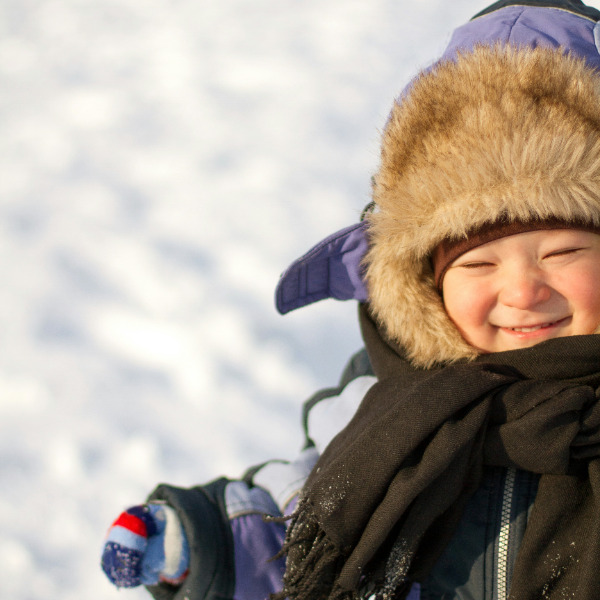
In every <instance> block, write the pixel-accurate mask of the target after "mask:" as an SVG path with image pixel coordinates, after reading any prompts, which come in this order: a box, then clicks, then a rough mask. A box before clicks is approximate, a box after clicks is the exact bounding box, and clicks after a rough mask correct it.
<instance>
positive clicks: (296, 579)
mask: <svg viewBox="0 0 600 600" xmlns="http://www.w3.org/2000/svg"><path fill="white" fill-rule="evenodd" d="M284 555H287V568H286V571H285V575H284V577H283V589H282V590H281V591H280V592H278V593H276V594H271V600H286V599H289V600H359V595H358V593H357V592H354V591H349V590H343V589H341V588H340V587H339V585H337V583H336V580H337V578H338V576H339V573H340V570H341V568H342V566H343V564H344V561H345V559H346V557H345V556H344V554H343V553H342V552H341V550H340V548H339V547H338V546H337V545H336V544H335V543H334V542H333V541H332V540H331V539H330V538H329V536H328V535H327V533H326V532H325V531H324V530H323V529H322V528H321V526H320V525H319V523H318V520H317V516H316V514H315V512H314V510H313V508H312V506H311V505H310V504H309V503H308V502H306V501H302V500H301V501H300V502H299V503H298V506H297V508H296V510H295V511H294V514H293V515H292V520H291V523H290V525H289V527H288V529H287V533H286V539H285V542H284V544H283V547H282V549H281V552H279V554H278V555H277V556H276V557H275V558H279V557H281V556H284Z"/></svg>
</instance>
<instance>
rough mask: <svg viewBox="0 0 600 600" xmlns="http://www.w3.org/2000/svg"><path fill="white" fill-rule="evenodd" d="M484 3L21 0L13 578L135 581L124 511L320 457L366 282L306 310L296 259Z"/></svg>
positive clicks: (5, 55)
mask: <svg viewBox="0 0 600 600" xmlns="http://www.w3.org/2000/svg"><path fill="white" fill-rule="evenodd" d="M594 4H597V5H600V1H599V2H595V3H594ZM484 7H485V3H482V2H475V1H474V0H455V1H453V2H447V1H446V0H414V1H413V2H410V3H409V2H402V1H400V0H368V2H367V1H364V0H361V1H358V0H304V1H301V2H300V1H297V0H295V1H291V0H277V1H273V0H270V1H267V0H252V1H249V0H219V1H218V2H202V1H198V0H118V1H117V0H4V1H3V2H2V3H1V4H0V165H1V166H0V173H1V174H0V282H1V283H0V353H1V354H0V356H1V357H2V359H1V361H0V531H1V535H0V574H1V576H0V597H2V598H7V599H8V598H10V599H11V600H38V599H39V600H42V599H43V600H58V599H60V600H75V599H77V600H80V599H81V598H85V599H86V600H100V599H102V600H110V599H111V598H116V597H117V594H118V593H119V592H117V591H116V590H115V589H114V588H113V587H112V586H111V585H110V584H109V583H108V581H107V580H106V579H105V578H104V575H103V574H102V573H101V571H100V568H99V565H98V563H99V557H100V552H101V547H102V542H103V536H104V534H105V531H106V529H107V528H108V526H109V524H110V522H111V521H112V520H113V519H114V518H115V517H116V516H117V514H118V513H119V512H120V511H121V510H122V509H124V508H125V507H127V506H129V505H132V504H137V503H140V502H142V501H143V500H144V498H145V497H146V495H147V494H148V493H149V492H150V491H151V490H152V489H153V487H154V486H155V485H156V484H157V483H159V482H163V481H164V482H169V483H173V484H176V485H182V486H190V485H193V484H196V483H201V482H205V481H208V480H210V479H211V478H214V477H217V476H219V475H221V474H228V475H230V476H237V475H240V474H241V473H242V471H243V470H244V469H245V467H247V466H250V465H252V464H255V463H257V462H259V461H262V460H265V459H267V458H271V457H291V456H293V455H294V452H295V451H296V450H297V449H298V448H299V447H300V444H301V433H300V426H299V423H300V407H301V404H302V401H303V400H304V399H305V398H306V397H307V396H308V395H309V394H310V393H311V392H312V391H314V390H315V389H316V388H317V387H318V386H323V385H332V384H335V382H336V381H337V378H338V375H339V373H340V371H341V368H342V366H343V364H344V362H345V360H346V358H347V357H348V356H349V355H350V354H351V353H352V352H354V351H355V350H357V349H358V348H359V347H360V338H359V335H358V330H357V325H356V317H355V311H356V306H355V305H354V304H353V303H345V304H344V303H335V302H333V301H328V302H324V303H320V304H318V305H315V306H312V307H308V308H305V309H303V310H302V311H299V312H298V313H295V314H294V313H292V314H290V315H288V316H286V317H280V316H279V315H278V314H277V313H276V311H275V309H274V305H273V291H274V287H275V285H276V283H277V279H278V276H279V274H280V273H281V271H282V270H283V269H284V268H285V267H286V266H287V265H288V264H289V263H290V262H291V261H292V260H293V259H294V258H296V257H297V256H299V255H300V254H302V253H304V252H305V251H306V250H307V249H308V248H309V247H310V246H311V245H312V244H314V243H316V242H317V241H319V240H320V239H321V238H322V237H324V236H326V235H328V234H329V233H331V232H333V231H335V230H337V229H340V228H342V227H344V226H346V225H349V224H352V223H354V222H356V221H357V219H358V216H359V214H360V211H361V209H362V208H363V206H364V205H365V204H366V203H367V202H368V197H369V186H370V181H369V180H370V175H371V173H372V172H373V170H374V169H375V166H376V164H377V157H378V142H379V132H380V130H381V128H382V126H383V124H384V122H385V118H386V114H387V111H388V109H389V107H390V106H391V103H392V100H393V98H394V96H395V95H396V94H397V93H398V92H399V91H400V89H401V88H402V87H403V85H404V84H405V83H406V82H407V80H408V79H409V77H410V76H411V75H412V74H414V73H415V72H416V71H417V70H418V69H419V68H420V67H423V66H425V65H427V64H428V63H429V61H430V60H432V59H433V58H434V57H435V56H436V55H437V54H438V53H439V52H440V51H441V50H442V48H443V47H444V45H445V44H446V42H447V40H448V37H449V33H450V31H451V29H452V28H453V27H455V26H456V25H459V24H460V23H462V22H464V21H465V20H466V19H468V18H469V17H471V16H472V15H474V14H475V13H477V12H478V11H479V10H481V9H482V8H484ZM120 594H121V595H120V596H119V597H120V598H125V597H127V598H131V600H134V599H138V600H139V599H141V598H147V597H148V596H147V594H146V593H145V592H144V591H143V590H133V591H127V592H120Z"/></svg>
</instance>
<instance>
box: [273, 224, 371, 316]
mask: <svg viewBox="0 0 600 600" xmlns="http://www.w3.org/2000/svg"><path fill="white" fill-rule="evenodd" d="M367 247H368V242H367V236H366V223H364V222H363V223H357V224H355V225H352V226H350V227H346V228H345V229H342V230H341V231H338V232H336V233H334V234H333V235H330V236H329V237H328V238H326V239H324V240H323V241H322V242H320V243H319V244H317V245H316V246H314V247H313V248H312V249H311V250H309V251H308V252H307V253H306V254H305V255H304V256H302V257H301V258H299V259H298V260H296V261H295V262H294V263H292V265H291V266H290V267H289V268H288V269H287V270H286V271H285V273H284V274H283V275H282V276H281V279H280V280H279V284H278V285H277V289H276V291H275V304H276V306H277V310H278V311H279V312H280V313H281V314H285V313H287V312H290V311H291V310H294V309H296V308H300V307H302V306H306V305H307V304H312V303H313V302H317V301H318V300H323V299H324V298H335V299H336V300H359V301H361V302H364V301H365V300H366V299H367V290H366V287H365V284H364V282H363V279H362V269H361V262H362V259H363V257H364V255H365V253H366V251H367Z"/></svg>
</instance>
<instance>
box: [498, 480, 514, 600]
mask: <svg viewBox="0 0 600 600" xmlns="http://www.w3.org/2000/svg"><path fill="white" fill-rule="evenodd" d="M516 474H517V471H516V469H513V468H509V469H507V471H506V479H505V480H504V491H503V493H502V513H501V516H500V533H499V535H498V577H497V582H498V585H497V594H496V598H497V599H498V600H506V598H507V596H508V594H507V593H508V590H507V589H506V588H507V585H506V584H507V579H508V577H507V576H508V573H507V571H508V538H509V535H510V513H511V509H512V500H513V491H514V489H515V476H516Z"/></svg>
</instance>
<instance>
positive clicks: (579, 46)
mask: <svg viewBox="0 0 600 600" xmlns="http://www.w3.org/2000/svg"><path fill="white" fill-rule="evenodd" d="M599 20H600V12H599V11H597V10H596V9H594V8H591V7H587V6H585V5H583V4H582V3H581V2H579V1H578V0H554V1H551V0H547V1H544V0H525V1H523V2H515V1H511V0H504V1H500V2H497V3H495V4H493V5H492V6H490V7H488V8H487V9H485V10H484V11H482V12H481V13H479V14H478V15H476V16H475V17H474V18H473V19H472V20H471V21H469V22H468V23H467V24H465V25H463V26H462V27H460V28H458V29H457V30H456V31H455V32H454V34H453V36H452V38H451V40H450V43H449V45H448V48H447V49H446V51H445V52H444V54H443V56H442V59H443V60H447V59H452V58H453V57H454V56H456V54H457V52H459V51H462V50H469V49H471V48H473V47H474V46H475V45H476V44H490V45H493V44H496V43H503V44H514V45H519V46H531V47H536V46H550V47H554V48H557V47H562V48H564V49H565V50H566V51H570V52H572V53H573V54H575V55H578V56H581V57H583V58H585V60H586V61H587V62H588V63H589V64H590V66H592V67H593V68H600V53H599V47H600V24H598V21H599ZM409 85H410V84H409ZM399 101H400V102H401V100H399ZM367 246H368V239H367V236H366V227H365V225H364V224H363V223H358V224H355V225H352V226H350V227H348V228H346V229H343V230H341V231H339V232H337V233H335V234H333V235H332V236H330V237H328V238H327V239H325V240H324V241H323V242H321V243H320V244H318V245H317V246H315V247H314V248H313V249H312V250H310V251H309V252H308V253H307V254H305V255H304V256H302V257H301V258H300V259H298V260H297V261H296V262H294V263H293V264H292V265H291V266H290V267H289V268H288V270H287V271H286V272H285V273H284V274H283V276H282V278H281V280H280V282H279V285H278V288H277V292H276V305H277V308H278V310H279V311H280V312H282V313H286V312H289V311H291V310H294V309H296V308H299V307H302V306H305V305H307V304H310V303H312V302H316V301H318V300H321V299H324V298H335V299H339V300H358V301H360V302H364V301H366V300H368V297H367V291H366V287H365V284H364V281H363V273H362V270H361V266H360V265H361V261H362V258H363V256H364V254H365V252H366V250H367ZM374 382H375V377H374V375H373V373H372V371H371V368H370V364H369V361H368V357H367V356H366V354H365V352H364V351H363V352H360V353H359V354H357V355H356V356H354V357H353V358H352V360H351V361H350V363H349V365H348V367H347V369H346V371H345V372H344V374H343V376H342V379H341V382H340V384H339V386H338V387H337V388H332V389H330V390H327V391H325V392H321V393H317V394H316V395H315V396H314V397H313V398H311V399H310V400H309V401H308V402H307V403H306V407H305V414H304V425H305V433H306V445H305V447H304V449H303V450H302V451H301V452H300V455H299V457H298V459H297V460H295V461H292V462H289V461H272V462H269V463H267V464H265V465H261V466H260V467H257V468H255V469H252V470H251V471H249V472H248V474H247V475H246V476H245V477H244V478H242V479H240V480H230V479H220V480H217V481H214V482H212V483H209V484H207V485H202V486H197V487H194V488H190V489H183V488H175V487H173V486H168V485H161V486H159V487H158V488H157V489H156V490H155V491H154V492H153V494H152V496H151V498H150V499H153V500H156V499H160V500H164V501H166V502H168V503H169V504H170V505H171V506H173V507H174V508H175V509H176V511H177V512H178V514H179V516H180V518H181V520H182V523H183V526H184V529H185V532H186V535H187V537H188V540H189V542H190V548H191V552H192V561H191V566H190V574H189V576H188V578H187V579H186V581H185V582H184V584H183V585H182V586H181V587H178V588H175V587H172V586H168V585H166V584H161V585H158V586H152V587H150V588H149V591H150V592H151V594H152V595H153V596H154V597H155V598H157V599H158V600H184V599H185V600H233V599H235V600H263V599H265V598H267V597H268V595H269V593H271V592H274V591H277V590H278V589H279V588H280V583H281V577H282V573H283V570H284V562H283V559H281V558H278V559H275V560H270V559H271V558H272V557H273V556H274V555H276V554H277V552H278V551H279V549H280V547H281V544H282V541H283V538H284V535H285V525H284V524H283V523H282V522H273V521H265V520H264V519H263V515H265V514H266V515H272V516H281V515H284V514H289V513H290V511H291V510H292V509H293V506H294V502H295V498H296V496H297V494H298V493H299V491H300V490H301V488H302V485H303V483H304V481H305V480H306V477H307V476H308V474H309V473H310V470H311V469H312V467H313V465H314V464H315V462H316V460H317V458H318V456H319V454H320V452H321V451H322V450H323V449H324V448H325V446H326V445H327V444H328V442H329V441H330V440H331V439H332V438H333V436H334V435H335V434H336V433H337V432H339V431H340V430H341V429H342V428H343V427H344V426H345V425H346V423H347V422H348V421H349V420H350V418H351V417H352V415H353V413H354V411H355V410H356V408H357V407H358V405H359V403H360V401H361V400H362V398H363V397H364V394H365V393H366V391H367V390H368V389H369V387H370V386H371V385H372V384H373V383H374ZM536 491H537V476H535V475H533V474H531V473H527V472H522V471H516V470H511V469H508V470H507V469H501V468H493V469H492V468H490V469H487V471H486V473H485V475H484V480H483V483H482V486H481V487H480V489H479V490H478V491H477V492H476V493H475V495H474V496H473V498H472V499H471V501H470V503H469V505H468V507H467V510H466V511H465V515H464V517H463V520H462V521H461V523H460V525H459V527H458V530H457V532H456V534H455V536H454V538H453V540H452V541H451V542H450V544H449V546H448V548H447V549H446V551H445V553H444V554H443V555H442V556H441V558H440V559H439V560H438V562H437V564H436V566H435V567H434V569H433V571H432V572H431V573H430V575H429V577H428V579H427V580H426V581H423V582H420V584H415V585H414V586H413V588H412V590H411V592H410V595H409V598H410V600H442V599H443V600H470V599H473V598H476V599H477V600H492V599H494V600H496V599H498V600H502V599H505V598H507V596H508V590H509V589H510V577H511V572H512V566H513V565H514V561H515V558H516V553H517V550H518V548H519V545H520V542H521V540H522V538H523V534H524V531H525V527H526V524H527V517H528V514H529V511H530V509H531V506H532V504H533V501H534V499H535V494H536ZM366 597H368V595H367V596H366Z"/></svg>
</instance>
